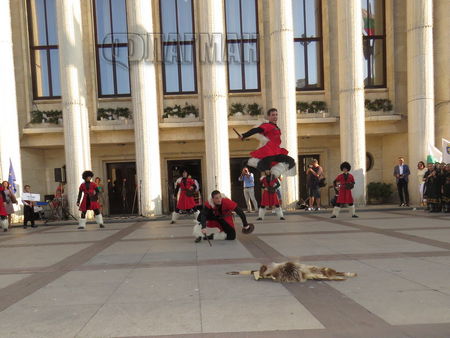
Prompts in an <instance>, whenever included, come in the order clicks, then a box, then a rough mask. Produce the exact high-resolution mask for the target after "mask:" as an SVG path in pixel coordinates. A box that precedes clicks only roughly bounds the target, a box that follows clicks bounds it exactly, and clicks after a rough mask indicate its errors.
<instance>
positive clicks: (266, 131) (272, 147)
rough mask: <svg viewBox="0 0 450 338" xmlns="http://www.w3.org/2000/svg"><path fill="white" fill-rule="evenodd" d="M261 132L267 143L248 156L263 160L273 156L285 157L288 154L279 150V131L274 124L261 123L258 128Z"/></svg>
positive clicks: (282, 149) (284, 150)
mask: <svg viewBox="0 0 450 338" xmlns="http://www.w3.org/2000/svg"><path fill="white" fill-rule="evenodd" d="M259 128H261V129H262V130H263V133H262V134H263V135H264V136H265V137H266V138H268V141H267V143H266V144H265V145H264V146H262V147H261V148H258V149H256V150H255V151H253V152H251V153H250V155H251V156H252V157H255V158H259V159H261V158H264V157H267V156H274V155H281V154H283V155H287V154H288V153H289V152H288V151H287V150H286V149H284V148H280V145H281V130H280V128H278V126H277V125H276V124H274V123H263V124H261V125H260V126H259Z"/></svg>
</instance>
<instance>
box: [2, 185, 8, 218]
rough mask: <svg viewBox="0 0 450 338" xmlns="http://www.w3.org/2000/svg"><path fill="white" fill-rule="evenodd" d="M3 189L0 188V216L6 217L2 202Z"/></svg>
mask: <svg viewBox="0 0 450 338" xmlns="http://www.w3.org/2000/svg"><path fill="white" fill-rule="evenodd" d="M4 190H5V188H4V187H3V186H0V216H8V213H7V212H6V208H5V201H4V200H3V191H4Z"/></svg>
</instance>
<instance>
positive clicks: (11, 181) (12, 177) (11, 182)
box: [8, 159, 17, 193]
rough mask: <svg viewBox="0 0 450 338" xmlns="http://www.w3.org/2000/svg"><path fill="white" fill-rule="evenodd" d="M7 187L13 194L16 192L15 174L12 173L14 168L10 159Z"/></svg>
mask: <svg viewBox="0 0 450 338" xmlns="http://www.w3.org/2000/svg"><path fill="white" fill-rule="evenodd" d="M8 183H9V186H10V187H11V188H12V189H13V191H14V193H16V192H17V189H16V174H15V173H14V168H13V165H12V161H11V159H9V175H8Z"/></svg>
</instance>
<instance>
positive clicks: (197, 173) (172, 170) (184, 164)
mask: <svg viewBox="0 0 450 338" xmlns="http://www.w3.org/2000/svg"><path fill="white" fill-rule="evenodd" d="M184 169H186V170H187V172H188V173H189V175H190V176H191V177H192V178H194V179H196V180H197V181H198V184H199V185H200V191H202V189H203V185H202V164H201V160H199V159H198V160H171V161H167V181H168V185H169V186H168V187H167V189H168V192H169V195H168V196H169V211H170V212H172V211H174V210H175V207H176V197H175V186H174V184H175V182H176V180H177V179H178V178H179V177H181V175H182V173H183V170H184ZM202 198H204V196H203V195H202Z"/></svg>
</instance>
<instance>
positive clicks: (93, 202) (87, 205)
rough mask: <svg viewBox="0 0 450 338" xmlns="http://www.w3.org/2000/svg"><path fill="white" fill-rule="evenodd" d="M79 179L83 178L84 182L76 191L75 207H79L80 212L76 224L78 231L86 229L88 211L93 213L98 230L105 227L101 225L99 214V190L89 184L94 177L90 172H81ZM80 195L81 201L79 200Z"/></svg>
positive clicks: (101, 219) (100, 215) (101, 220)
mask: <svg viewBox="0 0 450 338" xmlns="http://www.w3.org/2000/svg"><path fill="white" fill-rule="evenodd" d="M81 177H82V178H83V180H84V182H83V183H81V185H80V188H79V190H78V198H77V206H79V207H80V209H79V210H80V211H81V218H80V220H79V222H78V229H85V228H86V212H87V211H88V210H93V211H94V215H95V222H96V223H97V224H98V226H99V227H100V228H104V227H105V226H104V225H103V216H102V214H101V213H100V210H99V209H100V205H99V204H98V193H99V189H98V187H97V184H95V183H94V182H91V180H92V177H94V173H93V172H92V171H90V170H87V171H84V172H83V174H82V175H81ZM82 195H83V200H81V196H82ZM80 201H81V203H80Z"/></svg>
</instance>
